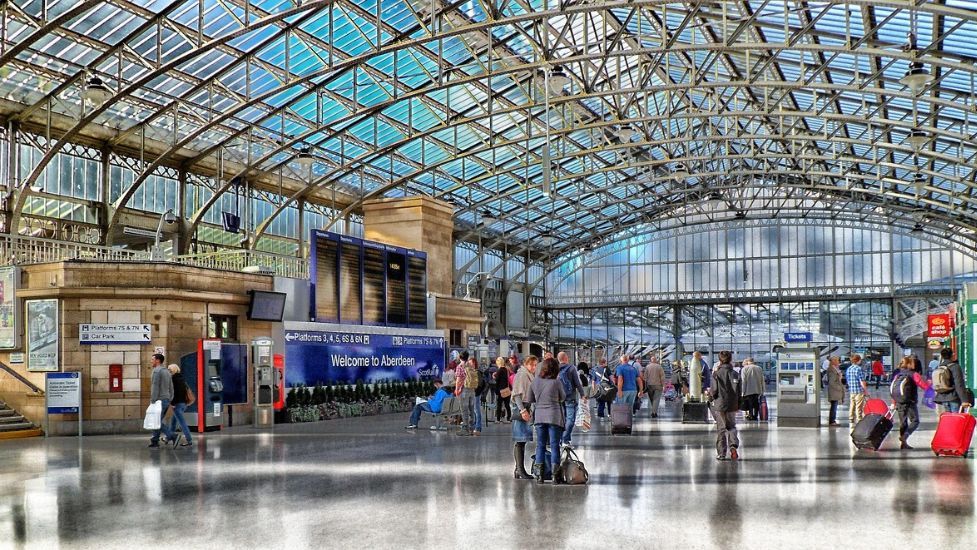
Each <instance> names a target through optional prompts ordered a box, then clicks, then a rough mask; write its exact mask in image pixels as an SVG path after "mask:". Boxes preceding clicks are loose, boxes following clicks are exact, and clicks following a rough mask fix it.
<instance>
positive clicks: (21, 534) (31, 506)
mask: <svg viewBox="0 0 977 550" xmlns="http://www.w3.org/2000/svg"><path fill="white" fill-rule="evenodd" d="M647 413H648V411H647V410H642V411H641V412H640V413H639V420H638V421H637V423H636V433H635V434H634V435H632V436H611V435H609V434H608V433H607V432H608V431H609V428H608V426H607V425H606V424H602V423H595V427H594V429H593V430H592V431H591V432H590V433H587V434H578V435H577V436H575V442H576V444H577V445H578V449H579V454H580V457H581V459H582V460H583V461H584V462H585V463H586V465H587V467H588V469H589V470H590V472H591V482H590V484H589V485H587V486H576V487H567V486H551V485H548V484H547V485H543V486H537V485H536V484H535V483H534V482H526V481H516V480H514V479H512V458H511V454H512V453H511V443H510V438H509V426H508V425H494V424H490V425H488V427H487V428H486V430H485V433H484V434H483V435H482V436H481V437H477V438H475V437H459V436H457V435H454V434H451V433H434V432H430V431H429V430H427V429H420V430H418V431H417V433H410V432H406V431H405V430H404V429H403V426H404V425H405V424H406V420H407V415H387V416H383V417H371V418H361V419H352V420H344V421H328V422H321V423H315V424H307V425H292V426H278V427H276V428H275V430H274V433H259V432H256V431H255V430H253V429H251V428H234V429H232V430H227V431H225V432H223V433H221V434H206V435H205V436H203V437H202V438H201V439H200V441H199V444H198V445H196V446H194V447H193V448H192V449H175V450H174V449H161V450H158V451H156V450H150V449H147V448H146V444H147V443H148V437H140V436H117V437H107V436H105V437H86V438H85V439H84V441H83V443H82V444H81V445H79V444H78V442H77V440H76V439H75V438H52V439H49V440H47V441H45V440H43V439H32V440H20V441H3V442H0V547H2V548H45V549H47V548H100V549H101V548H146V547H149V546H151V545H153V546H157V547H159V546H162V547H169V546H173V545H175V546H176V547H177V548H185V547H188V546H189V545H190V544H191V543H192V544H200V545H201V546H199V547H200V548H288V549H293V548H310V547H315V548H426V549H428V548H473V547H475V545H477V547H479V548H493V549H494V548H528V547H536V546H539V547H546V548H601V549H607V548H683V549H684V548H730V549H736V548H753V549H762V548H828V547H834V548H859V547H865V548H887V547H893V546H895V545H898V547H902V548H911V547H914V546H917V545H918V546H919V547H925V548H940V549H952V548H970V547H972V544H973V542H974V540H975V536H974V534H975V519H974V460H973V459H972V458H967V459H950V458H941V459H937V458H935V457H933V455H932V453H930V452H929V450H928V444H929V440H930V438H931V437H932V433H933V432H932V430H933V427H934V424H935V415H934V414H933V413H932V412H931V411H928V410H926V409H924V410H923V411H922V416H923V420H924V424H923V427H922V428H921V429H920V431H918V432H917V433H916V434H915V435H914V436H913V437H912V439H911V440H910V442H911V443H913V444H915V445H916V447H917V449H916V450H914V451H899V450H897V449H896V448H895V447H896V446H897V444H898V441H897V439H898V438H897V437H896V435H895V434H893V435H890V437H889V439H888V440H887V442H886V446H885V447H884V448H883V450H882V452H880V453H877V454H876V453H868V452H864V451H863V452H855V451H854V449H853V447H851V445H850V442H849V438H848V431H847V429H846V428H840V429H837V428H836V429H828V428H822V429H820V430H816V429H783V428H781V429H778V428H776V427H775V425H765V424H756V423H741V439H742V442H743V443H742V455H743V456H742V460H741V461H739V462H738V463H731V462H717V461H716V459H715V452H714V432H713V431H712V427H711V426H700V425H683V424H681V423H680V422H679V421H678V420H676V414H677V410H676V409H675V405H670V406H668V407H667V408H666V409H665V410H664V411H663V414H662V416H661V417H660V418H658V419H656V420H652V419H650V418H648V415H647ZM425 422H426V420H425ZM423 426H424V427H426V426H427V424H426V423H425V424H424V425H423Z"/></svg>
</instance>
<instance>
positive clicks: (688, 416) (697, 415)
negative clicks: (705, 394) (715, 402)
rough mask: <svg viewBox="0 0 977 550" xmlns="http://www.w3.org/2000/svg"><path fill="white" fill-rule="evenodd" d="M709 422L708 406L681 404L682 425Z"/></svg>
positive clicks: (698, 403)
mask: <svg viewBox="0 0 977 550" xmlns="http://www.w3.org/2000/svg"><path fill="white" fill-rule="evenodd" d="M708 422H709V404H708V403H705V402H701V401H700V402H696V401H689V402H687V403H682V423H683V424H706V423H708Z"/></svg>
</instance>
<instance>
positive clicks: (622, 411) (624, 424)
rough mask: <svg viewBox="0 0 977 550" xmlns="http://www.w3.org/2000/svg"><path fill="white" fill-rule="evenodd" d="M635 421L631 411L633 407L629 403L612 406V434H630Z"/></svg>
mask: <svg viewBox="0 0 977 550" xmlns="http://www.w3.org/2000/svg"><path fill="white" fill-rule="evenodd" d="M633 419H634V413H633V412H632V411H631V405H629V404H627V403H614V404H612V405H611V433H612V434H630V433H631V424H632V422H633Z"/></svg>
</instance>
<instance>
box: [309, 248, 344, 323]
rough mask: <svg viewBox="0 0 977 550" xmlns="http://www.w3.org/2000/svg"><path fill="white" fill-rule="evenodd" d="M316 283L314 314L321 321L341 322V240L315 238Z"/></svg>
mask: <svg viewBox="0 0 977 550" xmlns="http://www.w3.org/2000/svg"><path fill="white" fill-rule="evenodd" d="M314 250H315V262H314V263H313V264H312V265H313V266H314V268H315V274H313V278H312V282H313V284H315V294H314V298H315V299H314V300H313V304H314V305H313V308H314V311H313V312H312V316H313V317H314V318H315V320H316V321H318V322H320V323H338V322H339V286H338V284H337V281H338V280H339V271H338V267H339V264H338V262H339V242H337V241H334V240H332V239H326V238H318V239H316V240H315V249H314Z"/></svg>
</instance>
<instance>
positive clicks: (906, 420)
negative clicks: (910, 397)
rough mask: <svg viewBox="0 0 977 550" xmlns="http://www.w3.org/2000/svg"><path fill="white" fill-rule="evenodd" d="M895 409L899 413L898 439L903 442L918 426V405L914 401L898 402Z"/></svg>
mask: <svg viewBox="0 0 977 550" xmlns="http://www.w3.org/2000/svg"><path fill="white" fill-rule="evenodd" d="M896 411H897V412H898V413H899V439H900V440H901V441H902V442H903V443H905V442H906V440H907V439H909V436H910V435H912V433H913V432H915V431H916V428H918V427H919V406H918V405H917V404H916V403H899V404H897V405H896Z"/></svg>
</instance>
